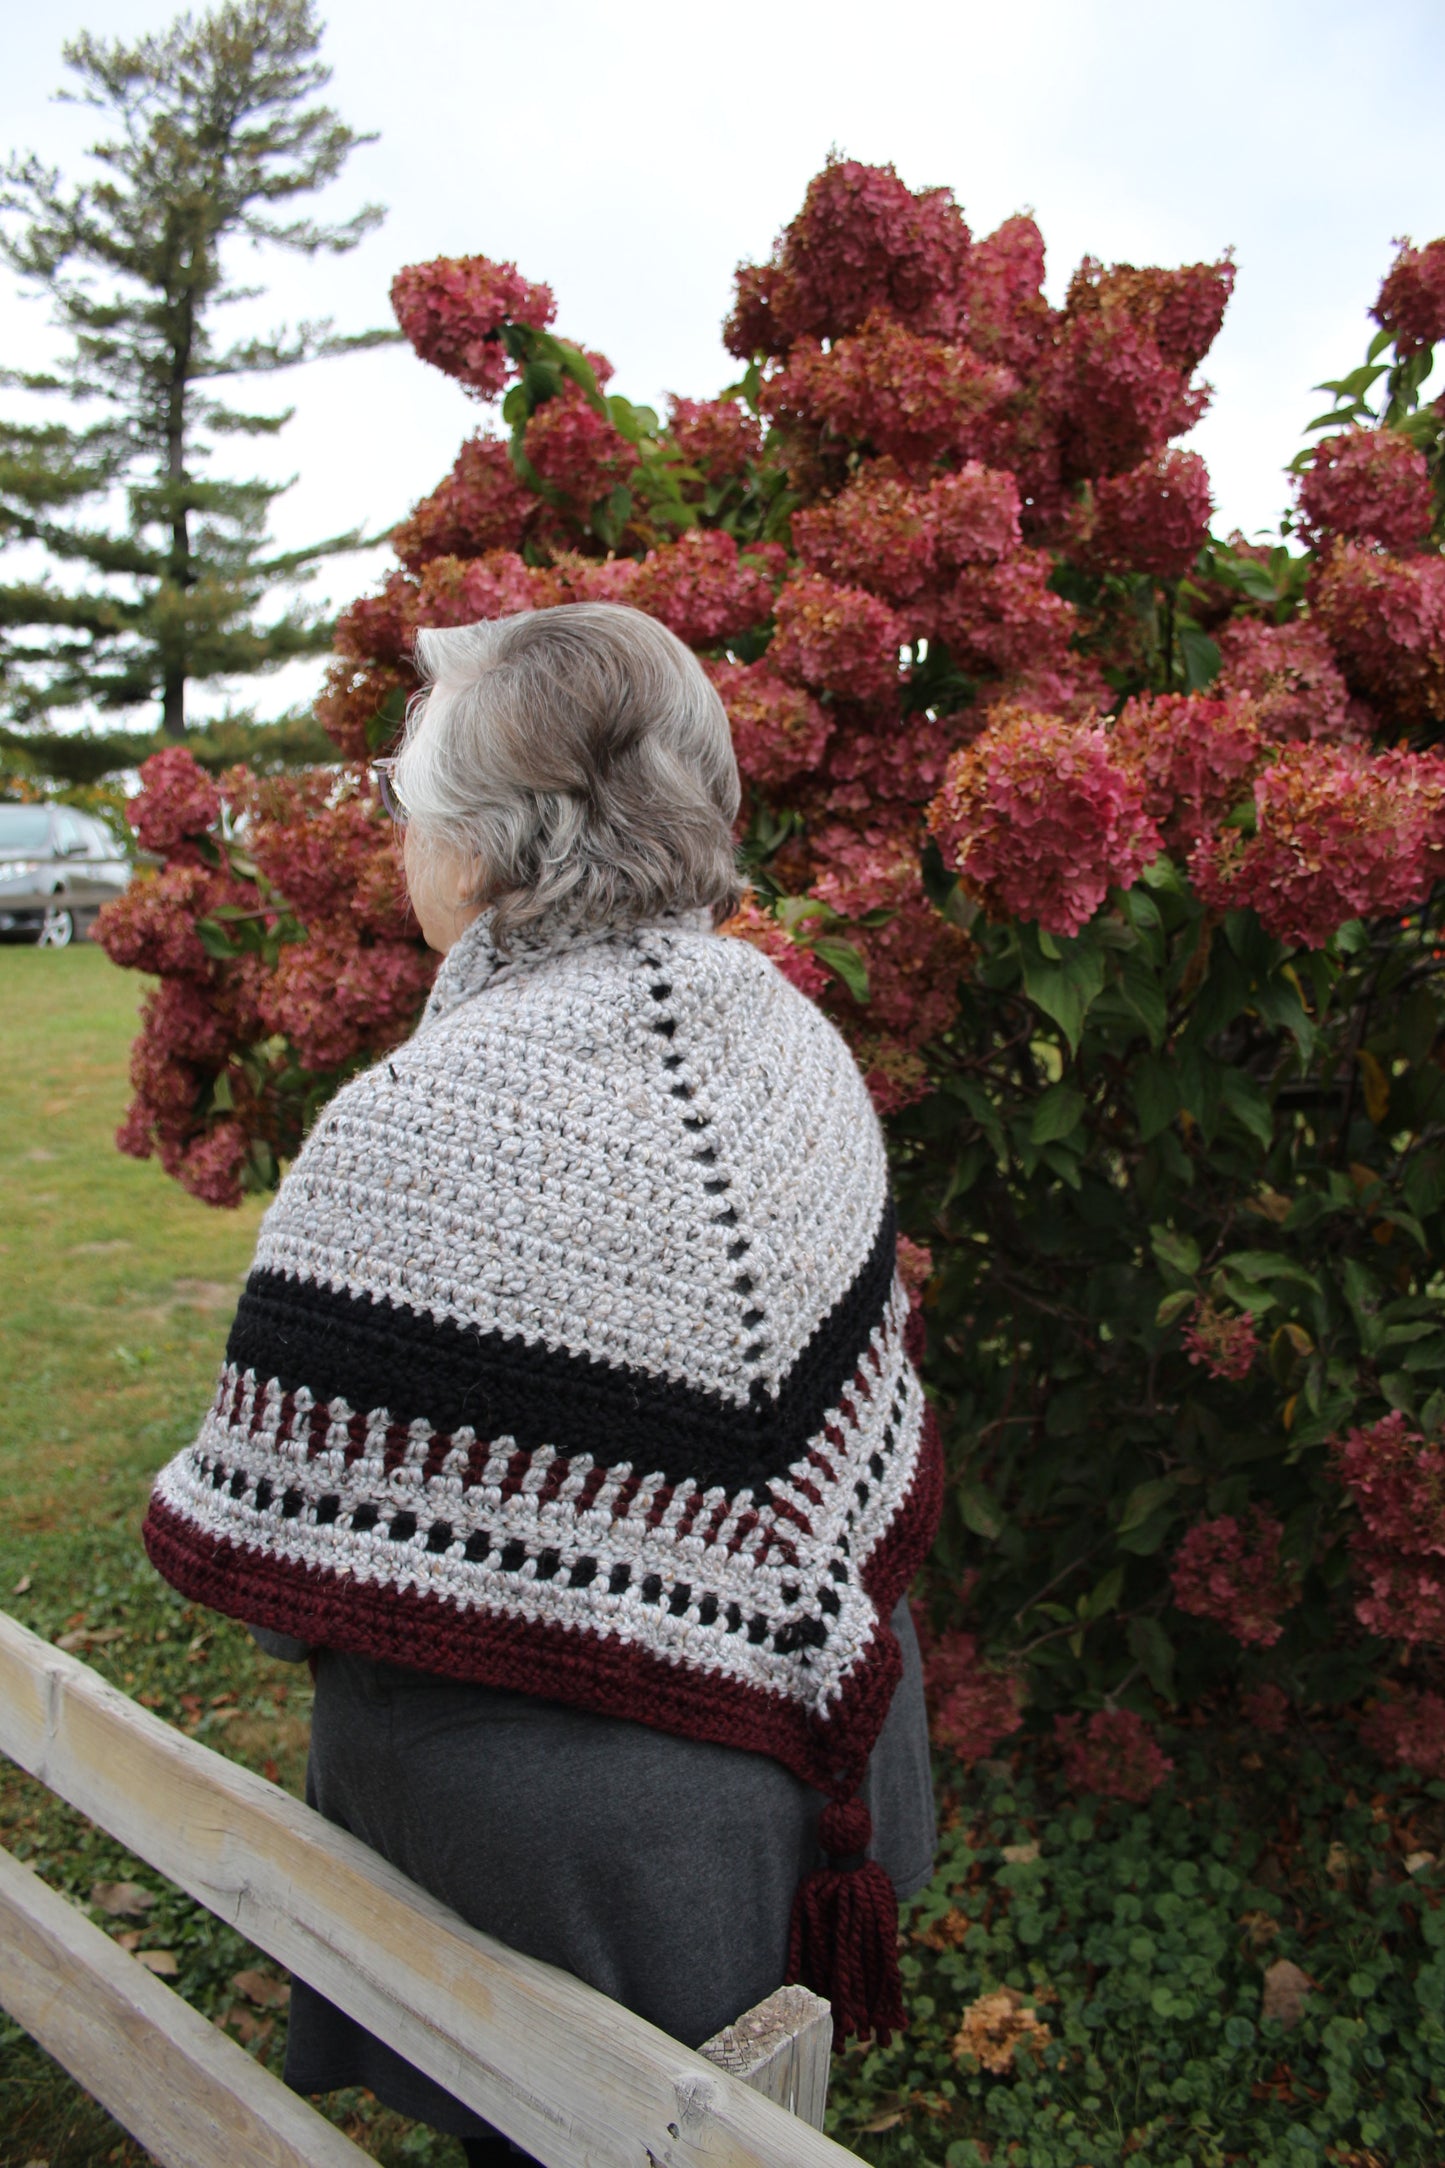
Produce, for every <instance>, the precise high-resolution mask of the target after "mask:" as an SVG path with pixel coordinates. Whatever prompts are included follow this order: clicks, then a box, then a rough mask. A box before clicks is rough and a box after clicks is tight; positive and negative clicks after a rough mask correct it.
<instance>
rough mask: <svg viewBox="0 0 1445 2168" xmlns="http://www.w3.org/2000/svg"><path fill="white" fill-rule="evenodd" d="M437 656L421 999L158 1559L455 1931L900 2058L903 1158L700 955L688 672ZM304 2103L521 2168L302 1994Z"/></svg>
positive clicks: (423, 774)
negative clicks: (450, 1914) (305, 1728)
mask: <svg viewBox="0 0 1445 2168" xmlns="http://www.w3.org/2000/svg"><path fill="white" fill-rule="evenodd" d="M417 653H418V657H419V660H420V663H421V665H422V668H423V670H424V672H425V674H426V676H427V678H428V679H429V690H428V691H427V693H426V694H425V696H424V697H422V698H421V699H419V700H418V701H417V703H416V704H415V706H414V708H413V712H412V714H411V717H410V719H409V722H408V725H407V733H406V739H405V742H404V745H403V749H402V751H401V753H400V755H399V756H398V758H397V759H396V761H395V762H394V763H392V764H390V765H391V767H392V769H393V771H394V772H392V773H391V774H390V775H389V776H388V777H387V783H388V786H389V788H390V790H391V792H392V793H393V795H394V799H395V801H396V807H397V809H399V812H400V816H401V817H403V818H404V819H405V822H406V830H405V840H404V851H405V862H406V871H407V882H408V887H409V889H410V893H411V898H412V902H413V904H414V906H415V910H416V915H417V917H418V919H419V921H420V923H421V928H422V932H423V933H424V935H425V937H426V939H427V940H428V942H430V944H431V945H432V947H433V948H436V949H439V950H441V951H442V952H443V953H444V956H445V961H444V963H443V964H442V966H441V969H440V971H439V972H438V974H437V980H436V986H435V990H434V991H433V993H432V996H431V999H430V1001H429V1002H428V1005H427V1009H426V1014H425V1016H424V1017H423V1019H422V1022H421V1024H420V1026H419V1027H418V1029H417V1031H416V1033H415V1035H414V1037H413V1038H412V1039H411V1040H410V1041H409V1042H408V1043H407V1044H406V1045H405V1046H403V1047H400V1048H398V1049H397V1051H396V1052H394V1053H393V1054H392V1055H390V1056H389V1057H388V1058H387V1059H385V1060H383V1061H380V1062H378V1063H377V1064H376V1066H375V1067H374V1068H372V1069H371V1070H369V1071H368V1072H367V1073H366V1074H365V1075H363V1076H360V1077H358V1078H356V1079H355V1080H353V1081H352V1082H351V1083H350V1084H348V1085H347V1086H346V1087H345V1088H344V1089H343V1090H342V1091H340V1092H339V1093H338V1094H337V1095H336V1097H335V1098H334V1099H333V1100H332V1102H331V1104H330V1105H329V1106H328V1107H327V1109H326V1111H325V1112H324V1113H323V1114H322V1116H321V1117H320V1119H319V1120H318V1122H317V1123H316V1126H315V1128H314V1130H313V1131H312V1133H311V1136H310V1138H309V1139H308V1141H307V1143H306V1145H305V1147H304V1148H303V1150H302V1152H301V1153H300V1156H299V1157H298V1159H297V1160H296V1163H295V1165H294V1167H293V1168H292V1169H291V1172H290V1173H289V1174H288V1176H287V1178H286V1180H285V1182H284V1183H283V1184H282V1187H281V1192H280V1195H279V1196H278V1197H277V1199H276V1202H275V1203H274V1204H273V1206H272V1207H271V1210H270V1211H269V1213H268V1214H267V1216H266V1220H265V1222H264V1225H263V1227H262V1231H261V1238H260V1244H259V1248H258V1250H257V1255H256V1262H255V1265H254V1268H253V1270H252V1272H251V1275H250V1278H249V1280H248V1282H247V1286H246V1290H245V1293H244V1295H243V1297H242V1300H241V1305H240V1309H239V1312H238V1314H237V1317H236V1321H235V1325H234V1327H233V1329H232V1332H231V1338H230V1343H229V1346H228V1349H227V1359H226V1364H225V1368H224V1370H223V1371H222V1374H221V1380H220V1385H219V1389H218V1391H217V1395H216V1399H215V1403H214V1406H213V1407H212V1410H211V1412H210V1415H209V1416H208V1417H207V1420H206V1423H205V1425H204V1428H203V1429H202V1431H201V1433H200V1436H199V1437H198V1439H197V1440H196V1443H195V1444H194V1445H193V1446H192V1447H190V1448H189V1450H187V1451H186V1452H183V1453H182V1454H180V1456H179V1457H178V1458H177V1459H176V1460H174V1461H173V1462H172V1463H171V1464H170V1465H169V1466H168V1467H167V1468H166V1469H165V1470H164V1471H163V1472H162V1474H161V1476H160V1478H159V1480H158V1481H157V1484H156V1487H155V1494H154V1497H153V1500H152V1504H151V1508H150V1513H149V1517H148V1520H147V1523H146V1541H147V1544H148V1547H149V1550H150V1554H151V1557H152V1559H153V1560H154V1561H155V1563H156V1565H157V1566H158V1567H159V1569H160V1571H161V1572H162V1573H163V1574H165V1575H166V1576H167V1578H168V1579H169V1580H171V1581H172V1582H174V1583H175V1585H176V1586H177V1587H178V1588H180V1589H181V1590H183V1591H184V1593H185V1594H186V1595H187V1596H188V1597H190V1598H192V1599H194V1600H197V1601H200V1602H203V1603H207V1604H210V1605H212V1606H214V1607H215V1608H216V1609H218V1610H221V1611H225V1612H228V1613H230V1614H231V1615H232V1616H233V1617H235V1618H238V1619H243V1620H245V1621H247V1622H248V1623H250V1624H252V1625H253V1626H254V1627H257V1628H259V1629H260V1630H261V1636H262V1637H263V1638H264V1637H267V1636H270V1637H277V1636H280V1637H287V1638H286V1640H285V1641H283V1642H275V1641H274V1639H273V1645H275V1646H277V1647H278V1650H279V1649H280V1648H285V1649H287V1651H288V1653H292V1654H300V1653H303V1652H304V1651H305V1650H310V1651H311V1652H312V1653H313V1657H314V1661H315V1671H316V1708H315V1719H314V1725H313V1731H312V1742H311V1762H310V1774H309V1780H308V1796H309V1798H310V1799H311V1800H312V1802H313V1804H314V1805H315V1806H316V1807H318V1808H319V1809H320V1811H321V1813H322V1814H324V1815H326V1816H327V1817H328V1818H329V1819H330V1820H332V1821H334V1822H336V1823H338V1824H340V1825H341V1826H342V1827H344V1828H346V1829H349V1830H352V1831H354V1832H355V1833H356V1834H357V1835H358V1836H359V1837H361V1838H363V1839H364V1840H365V1842H366V1843H368V1844H370V1845H372V1846H373V1847H374V1848H375V1849H376V1850H377V1851H378V1852H380V1853H382V1854H383V1855H384V1856H385V1857H386V1858H387V1859H389V1860H392V1861H394V1862H395V1863H396V1865H397V1866H399V1867H400V1868H401V1869H402V1870H403V1871H404V1872H405V1873H406V1874H408V1875H410V1876H411V1877H412V1878H413V1879H414V1880H416V1881H417V1882H419V1883H421V1884H422V1885H424V1886H425V1887H426V1888H427V1889H429V1890H432V1891H434V1892H435V1893H436V1894H437V1895H438V1896H439V1897H441V1898H442V1899H444V1900H445V1901H446V1902H447V1903H448V1904H450V1905H451V1906H453V1907H454V1908H455V1909H456V1910H457V1911H458V1912H459V1913H460V1914H461V1915H462V1916H463V1918H465V1919H467V1920H470V1921H472V1922H473V1923H474V1924H475V1925H476V1926H478V1927H480V1928H484V1929H485V1930H486V1931H487V1932H488V1933H490V1934H493V1935H496V1936H498V1937H500V1938H501V1940H503V1941H504V1942H507V1943H510V1944H511V1945H512V1946H513V1947H514V1948H517V1949H519V1950H523V1951H527V1952H529V1953H531V1954H532V1955H533V1956H536V1957H539V1958H544V1959H547V1960H549V1961H550V1962H552V1963H554V1964H557V1965H561V1966H565V1967H566V1968H567V1969H568V1970H569V1971H571V1972H573V1973H575V1974H577V1975H578V1976H579V1977H580V1978H582V1979H584V1980H586V1981H589V1982H590V1983H591V1984H592V1985H593V1986H594V1987H596V1988H599V1989H601V1990H602V1991H603V1992H604V1993H605V1994H608V1995H610V1996H613V1997H615V1998H616V1999H617V2000H618V2001H620V2002H623V2003H626V2004H627V2005H628V2006H629V2007H631V2008H632V2009H634V2010H636V2011H639V2012H641V2014H642V2015H643V2016H645V2017H647V2018H649V2019H651V2020H652V2021H653V2022H654V2023H656V2024H658V2025H660V2026H662V2027H663V2028H664V2029H665V2030H667V2031H668V2032H670V2033H672V2034H673V2035H674V2036H676V2037H677V2038H678V2039H680V2040H682V2041H685V2042H687V2043H689V2044H691V2045H696V2044H698V2043H699V2042H701V2041H702V2040H704V2039H706V2038H707V2037H708V2036H709V2035H710V2034H711V2033H713V2032H714V2031H716V2030H717V2029H718V2028H719V2027H720V2026H722V2025H724V2024H726V2023H727V2022H728V2021H729V2020H731V2019H732V2018H734V2017H736V2016H737V2015H738V2014H739V2013H740V2012H741V2011H743V2010H744V2009H746V2008H747V2007H749V2005H751V2004H753V2003H755V2002H757V2001H759V2000H761V1999H762V1998H763V1997H764V1996H766V1995H768V1994H770V1993H771V1992H772V1990H773V1989H774V1988H776V1987H778V1986H779V1985H780V1984H782V1982H783V1981H784V1980H786V1979H790V1978H793V1979H796V1978H802V1979H803V1980H804V1981H805V1982H806V1983H807V1984H810V1985H814V1986H817V1987H819V1988H820V1989H821V1991H822V1992H825V1993H829V1994H830V1995H831V1996H832V1998H833V2001H834V2009H835V2016H836V2017H837V2018H838V2020H839V2021H840V2023H841V2024H842V2025H843V2026H845V2027H847V2026H851V2027H853V2028H854V2029H857V2030H867V2029H870V2028H880V2029H881V2028H886V2027H887V2026H888V2025H889V2024H897V2023H898V2022H900V2018H901V2012H900V2009H899V2006H898V1988H897V1967H896V1955H895V1934H894V1930H895V1926H896V1897H897V1896H902V1895H905V1894H909V1893H911V1892H912V1891H914V1890H915V1889H917V1888H918V1887H919V1886H921V1884H922V1883H923V1882H924V1881H925V1880H926V1879H927V1877H928V1874H929V1872H930V1868H931V1863H932V1851H933V1837H934V1831H933V1809H932V1797H931V1791H930V1785H929V1771H928V1754H927V1738H926V1729H925V1723H924V1716H923V1707H922V1696H921V1688H920V1680H919V1665H918V1654H917V1646H916V1643H915V1641H914V1638H913V1633H912V1628H911V1625H910V1623H909V1619H908V1614H907V1609H906V1604H905V1603H904V1601H903V1598H904V1592H905V1590H906V1589H907V1586H908V1584H909V1582H910V1580H911V1579H912V1577H913V1575H914V1573H915V1572H916V1570H917V1568H918V1565H919V1563H920V1561H921V1560H922V1558H923V1556H924V1554H925V1552H926V1550H927V1548H928V1546H929V1543H930V1541H931V1539H932V1535H933V1530H934V1525H935V1521H936V1517H937V1505H938V1481H939V1479H938V1461H937V1449H936V1445H935V1443H934V1441H933V1439H932V1436H931V1431H930V1427H929V1424H928V1422H927V1420H926V1410H925V1405H924V1400H923V1395H922V1393H921V1391H920V1388H919V1385H918V1381H917V1379H916V1377H915V1375H914V1373H913V1370H912V1367H911V1365H910V1363H909V1360H908V1356H907V1354H906V1352H905V1348H904V1337H905V1328H906V1326H907V1323H908V1302H907V1298H906V1296H905V1294H904V1292H903V1290H902V1288H901V1286H900V1283H899V1280H898V1277H897V1272H896V1267H895V1235H894V1222H893V1212H892V1207H891V1202H890V1196H889V1186H888V1176H887V1168H886V1164H885V1159H884V1152H883V1144H882V1139H881V1136H880V1133H879V1128H878V1123H877V1121H876V1119H875V1117H874V1114H873V1110H872V1107H871V1105H870V1103H869V1100H868V1096H867V1093H866V1091H865V1089H864V1087H863V1083H862V1080H861V1078H860V1077H859V1074H858V1071H857V1069H856V1067H855V1066H854V1063H853V1061H852V1059H851V1057H850V1056H849V1054H848V1053H847V1051H846V1049H845V1047H844V1045H843V1042H842V1040H841V1039H840V1038H839V1036H838V1034H837V1033H836V1032H835V1030H834V1029H833V1027H832V1025H831V1024H830V1023H829V1022H828V1021H827V1020H826V1018H825V1017H824V1016H823V1015H822V1014H821V1012H820V1011H819V1010H818V1009H816V1008H815V1007H814V1006H813V1005H812V1004H811V1003H810V1002H809V1001H807V1000H806V999H805V998H804V997H803V996H802V995H801V994H800V993H798V992H797V991H796V990H795V989H794V988H793V987H792V986H791V985H790V984H789V983H788V981H787V980H786V979H785V978H784V977H783V976H782V975H781V974H780V973H779V972H778V971H777V970H776V969H775V967H774V966H773V965H772V964H771V963H770V962H769V961H768V960H767V959H766V958H765V957H763V956H762V955H760V954H759V953H758V951H757V950H756V949H754V948H751V947H749V946H748V945H747V944H746V943H745V942H742V941H739V940H734V939H730V938H727V937H724V936H720V935H719V934H718V932H717V931H716V930H715V929H716V926H717V924H718V923H719V922H720V921H721V920H722V919H724V918H726V917H727V916H728V914H729V913H730V912H731V910H732V909H733V908H734V907H735V904H736V901H737V896H738V881H737V874H736V868H735V862H734V854H733V845H732V833H731V830H732V823H733V820H734V818H735V816H736V813H737V809H738V800H739V787H738V776H737V768H736V765H735V762H734V759H733V753H732V746H731V742H730V738H729V732H728V724H727V717H726V715H725V713H724V711H723V707H722V703H721V701H720V700H719V698H718V695H717V693H716V691H715V690H714V688H713V686H712V684H711V683H710V681H709V679H708V677H707V675H706V673H705V672H704V670H703V669H702V666H701V665H700V663H699V662H698V661H697V658H696V657H695V656H694V655H693V654H692V653H691V652H690V651H689V650H688V649H687V648H685V647H684V646H683V645H682V644H681V643H680V642H679V641H678V640H676V639H675V638H674V637H673V636H672V634H671V633H669V632H667V631H665V630H664V629H663V627H662V626H660V625H658V624H657V623H656V622H654V621H653V620H652V619H650V618H648V617H645V616H643V615H641V614H640V613H639V612H637V611H635V610H630V609H625V608H621V607H618V606H614V605H607V604H590V603H589V604H572V605H566V606H563V607H561V608H558V609H551V610H541V611H537V612H530V613H527V614H525V615H522V616H517V617H511V618H506V619H503V620H501V621H499V622H496V623H492V624H484V625H475V626H469V627H465V628H462V629H460V630H456V631H448V632H428V633H423V634H422V635H421V636H420V637H419V639H418V641H417ZM378 765H379V766H383V767H385V766H386V765H387V764H378ZM870 1818H871V1831H870ZM287 2077H288V2079H289V2081H290V2082H291V2084H292V2085H294V2086H296V2087H297V2088H298V2089H301V2090H304V2091H323V2090H328V2089H330V2088H333V2087H337V2086H343V2085H358V2084H359V2085H366V2086H370V2087H371V2088H373V2090H374V2091H375V2092H376V2093H377V2094H378V2095H379V2096H380V2097H381V2099H382V2100H383V2101H385V2102H387V2103H388V2104H390V2105H392V2106H394V2107H395V2108H397V2109H398V2110H400V2111H401V2112H402V2113H404V2114H407V2115H410V2116H415V2117H417V2118H420V2119H422V2120H425V2121H427V2122H430V2123H432V2124H433V2125H435V2126H436V2127H437V2128H439V2129H441V2130H444V2131H449V2132H453V2133H455V2134H456V2135H457V2136H459V2137H461V2138H462V2139H463V2140H464V2143H465V2145H466V2149H467V2157H468V2159H469V2160H472V2161H483V2162H485V2161H493V2160H496V2161H501V2160H502V2159H504V2158H505V2159H508V2160H512V2161H515V2159H516V2155H515V2153H514V2152H513V2151H512V2149H511V2148H510V2147H509V2146H508V2144H507V2142H506V2141H505V2140H504V2139H502V2138H500V2137H499V2136H498V2135H497V2134H496V2133H494V2132H490V2131H489V2130H488V2128H487V2126H486V2125H485V2124H484V2123H483V2122H482V2121H481V2120H480V2119H479V2118H478V2117H477V2116H476V2115H474V2114H473V2113H472V2112H471V2111H470V2110H469V2109H467V2108H466V2107H464V2106H463V2105H461V2104H460V2103H458V2102H457V2101H456V2100H454V2099H452V2098H451V2097H450V2096H449V2095H447V2094H445V2093H444V2092H442V2091H441V2090H440V2088H439V2087H437V2086H436V2085H434V2084H433V2083H432V2082H431V2081H430V2080H429V2079H427V2078H426V2077H424V2076H422V2075H420V2074H419V2073H418V2072H416V2071H415V2070H413V2069H411V2068H410V2067H409V2066H408V2065H407V2064H405V2063H404V2062H402V2061H401V2059H400V2058H399V2057H398V2056H397V2055H396V2053H395V2052H394V2051H393V2050H392V2049H390V2048H388V2047H387V2046H386V2045H385V2044H384V2043H383V2042H381V2041H379V2040H376V2039H373V2038H372V2037H370V2036H369V2035H368V2034H367V2033H365V2032H364V2031H363V2030H362V2029H361V2028H360V2027H359V2026H357V2025H356V2024H354V2023H353V2022H351V2021H350V2020H349V2019H347V2018H346V2017H344V2016H343V2015H342V2014H341V2013H340V2012H338V2011H337V2010H335V2009H334V2008H333V2007H332V2006H331V2005H330V2004H328V2003H327V2002H325V2001H323V2000H322V1998H321V1997H320V1996H319V1995H317V1994H316V1993H314V1992H313V1991H312V1990H310V1989H308V1988H307V1987H305V1986H304V1985H303V1984H302V1983H300V1982H298V1983H297V1985H296V1989H295V1995H294V1999H293V2002H292V2017H291V2035H290V2046H289V2050H288V2057H287Z"/></svg>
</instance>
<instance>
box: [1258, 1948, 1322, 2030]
mask: <svg viewBox="0 0 1445 2168" xmlns="http://www.w3.org/2000/svg"><path fill="white" fill-rule="evenodd" d="M1314 1984H1315V1983H1314V1981H1313V1980H1312V1979H1311V1978H1310V1976H1309V1974H1308V1973H1307V1972H1301V1970H1300V1968H1299V1966H1298V1965H1295V1964H1291V1962H1290V1960H1289V1959H1288V1958H1287V1957H1277V1958H1276V1959H1275V1961H1274V1963H1273V1964H1272V1965H1266V1966H1265V1968H1264V1994H1263V1995H1262V1997H1261V1998H1260V2005H1259V2014H1260V2017H1261V2018H1263V2019H1266V2020H1268V2019H1270V2018H1273V2019H1274V2021H1275V2023H1276V2024H1277V2025H1284V2026H1286V2027H1288V2026H1291V2025H1298V2023H1299V2021H1300V2019H1301V2018H1302V2017H1303V2016H1304V2011H1305V2002H1306V2000H1307V1999H1308V1996H1309V1991H1310V1989H1311V1988H1312V1987H1313V1986H1314Z"/></svg>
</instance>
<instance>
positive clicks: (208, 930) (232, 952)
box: [196, 918, 241, 963]
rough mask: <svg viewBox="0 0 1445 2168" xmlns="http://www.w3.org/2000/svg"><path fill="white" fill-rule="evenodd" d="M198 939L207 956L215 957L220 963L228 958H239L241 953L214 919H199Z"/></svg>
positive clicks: (197, 921)
mask: <svg viewBox="0 0 1445 2168" xmlns="http://www.w3.org/2000/svg"><path fill="white" fill-rule="evenodd" d="M196 939H197V940H198V941H199V942H200V944H201V947H202V948H203V949H204V950H205V952H206V954H207V955H208V956H213V957H215V959H216V961H217V962H218V963H221V962H225V961H226V960H227V959H228V958H230V957H232V956H238V955H239V954H240V953H241V951H240V948H239V945H238V944H237V943H236V942H235V941H233V940H232V939H231V937H230V935H229V934H228V933H226V932H225V931H224V929H223V928H222V927H220V926H218V925H217V924H216V921H215V920H214V919H213V918H198V919H197V920H196Z"/></svg>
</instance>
